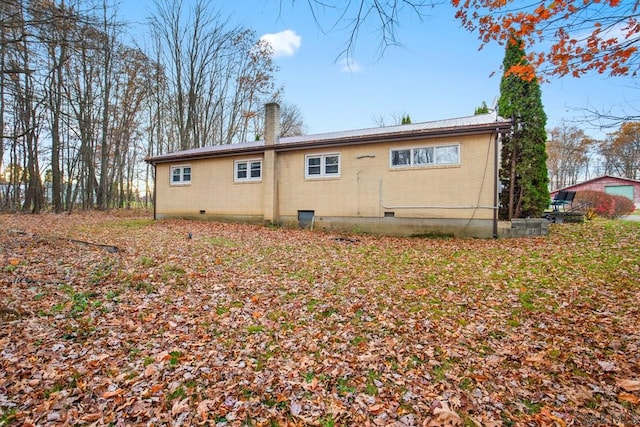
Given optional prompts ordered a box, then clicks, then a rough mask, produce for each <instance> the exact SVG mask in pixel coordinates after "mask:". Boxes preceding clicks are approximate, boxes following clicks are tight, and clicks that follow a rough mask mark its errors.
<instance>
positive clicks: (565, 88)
mask: <svg viewBox="0 0 640 427" xmlns="http://www.w3.org/2000/svg"><path fill="white" fill-rule="evenodd" d="M184 2H185V5H189V4H190V3H191V1H190V0H184ZM215 5H216V6H214V7H215V8H217V10H218V11H219V12H220V13H221V15H222V16H228V17H229V25H230V26H235V25H240V26H243V27H246V28H251V29H253V30H254V31H255V32H256V34H257V36H258V37H268V38H269V41H270V42H272V44H273V45H274V49H275V50H276V57H275V62H276V64H277V66H278V67H279V68H280V71H279V72H278V73H277V75H276V78H277V84H278V85H282V86H284V90H285V92H284V99H285V101H286V102H288V103H291V104H295V105H296V106H298V108H299V109H300V111H301V112H302V115H303V117H304V121H305V124H306V126H307V131H308V133H310V134H313V133H321V132H332V131H340V130H348V129H360V128H368V127H375V126H378V124H377V119H379V118H383V119H384V121H385V123H386V124H394V118H395V117H401V116H402V115H404V114H409V115H410V116H411V119H412V121H413V122H414V123H415V122H422V121H431V120H439V119H446V118H452V117H461V116H467V115H472V114H473V111H474V109H475V108H476V107H477V106H479V105H480V104H481V103H482V101H485V102H487V104H489V105H491V104H492V102H493V101H494V99H495V98H496V97H497V96H499V86H500V76H501V70H500V65H501V63H502V59H503V56H504V49H503V48H502V47H501V46H497V45H489V46H485V47H484V48H483V49H482V50H479V49H478V48H479V46H480V41H479V40H478V38H477V34H472V33H469V32H468V31H466V30H464V29H462V28H461V27H460V23H459V22H458V21H457V20H455V19H454V18H453V13H454V11H453V9H452V8H451V6H449V4H448V3H445V4H444V5H441V6H438V7H436V8H434V9H432V10H431V11H430V12H429V13H430V15H429V16H426V17H424V18H423V19H422V20H420V19H419V18H418V17H416V16H415V15H413V14H411V13H409V12H407V13H403V14H402V15H401V17H400V26H399V27H398V28H397V39H398V41H399V42H400V43H401V44H402V46H400V47H389V48H387V49H386V50H385V51H384V52H383V53H381V52H380V49H379V48H380V45H379V42H380V38H379V34H378V33H377V32H375V31H373V28H365V29H363V31H362V32H361V33H360V35H359V38H358V40H357V42H356V45H355V51H354V52H353V54H352V55H351V56H350V57H349V61H350V63H349V64H347V63H346V58H345V57H344V56H340V54H341V52H342V51H343V50H344V48H345V43H346V41H347V39H348V37H349V34H350V33H349V31H348V29H346V27H347V25H348V23H346V22H345V21H340V22H339V23H338V24H337V25H335V26H334V24H335V22H336V16H337V15H336V14H335V13H333V12H332V11H327V13H326V14H324V15H323V16H320V17H319V19H320V24H321V26H319V25H318V23H316V22H315V21H314V19H313V16H312V14H311V12H310V10H309V7H308V5H307V2H306V1H296V2H291V1H290V0H282V1H281V2H280V1H279V0H252V1H249V0H235V1H217V2H215ZM152 10H153V1H152V0H137V1H135V2H130V1H127V2H124V4H120V6H119V13H120V14H121V16H122V18H123V19H124V20H127V21H131V22H132V27H131V30H132V33H135V34H137V35H136V40H137V41H138V42H140V43H144V39H145V37H146V38H149V36H148V35H145V34H146V31H145V28H144V26H143V24H142V22H144V19H145V17H146V16H148V15H149V14H150V13H151V11H152ZM347 65H348V66H347ZM541 87H542V101H543V104H544V107H545V111H546V113H547V116H548V121H547V128H548V129H551V128H553V127H555V126H558V125H559V124H560V123H561V122H562V121H568V122H572V121H576V120H578V121H579V120H581V119H582V118H583V117H584V115H585V112H584V108H590V109H598V110H602V111H610V110H614V111H615V110H617V109H619V108H620V106H624V108H625V109H626V110H627V111H629V110H631V109H633V108H634V106H635V108H638V106H639V105H640V102H639V101H638V98H639V92H638V89H637V84H635V87H636V89H633V87H634V82H633V79H632V78H610V77H607V76H602V75H598V74H596V73H594V74H592V75H587V76H583V77H582V78H580V79H575V78H572V77H563V78H559V79H555V80H553V81H551V82H549V83H544V84H542V86H541ZM636 114H637V111H636ZM577 125H578V126H579V127H581V128H583V129H585V131H586V133H587V134H588V135H590V136H592V137H594V138H604V136H605V134H606V132H610V131H611V130H605V131H601V130H600V129H597V128H594V127H589V126H588V125H587V124H585V123H577Z"/></svg>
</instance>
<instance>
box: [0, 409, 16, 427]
mask: <svg viewBox="0 0 640 427" xmlns="http://www.w3.org/2000/svg"><path fill="white" fill-rule="evenodd" d="M17 414H18V408H8V409H6V410H3V411H2V413H0V427H2V426H8V425H11V424H12V423H13V422H14V421H15V420H16V418H17Z"/></svg>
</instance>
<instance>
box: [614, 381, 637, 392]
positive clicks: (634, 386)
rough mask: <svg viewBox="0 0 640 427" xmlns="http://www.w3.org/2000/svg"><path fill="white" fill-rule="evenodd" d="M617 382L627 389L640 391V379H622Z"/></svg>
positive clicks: (619, 385)
mask: <svg viewBox="0 0 640 427" xmlns="http://www.w3.org/2000/svg"><path fill="white" fill-rule="evenodd" d="M617 384H618V387H620V388H622V389H624V390H626V391H640V380H620V381H618V383H617Z"/></svg>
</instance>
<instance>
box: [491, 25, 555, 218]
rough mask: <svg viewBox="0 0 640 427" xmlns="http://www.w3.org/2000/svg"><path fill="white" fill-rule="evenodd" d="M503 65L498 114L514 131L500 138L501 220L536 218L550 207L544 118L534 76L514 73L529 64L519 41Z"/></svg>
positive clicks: (510, 44) (512, 43)
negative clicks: (504, 118)
mask: <svg viewBox="0 0 640 427" xmlns="http://www.w3.org/2000/svg"><path fill="white" fill-rule="evenodd" d="M502 64H503V69H504V70H505V71H504V75H503V76H502V80H501V81H500V100H499V101H498V112H499V114H500V115H501V116H502V117H508V118H511V119H512V120H513V131H512V132H511V134H510V135H508V136H505V137H504V138H503V139H502V160H501V168H500V180H501V181H502V184H503V191H502V193H501V195H500V201H501V208H500V218H501V219H507V220H510V219H511V218H527V217H532V218H536V217H540V216H541V215H542V213H543V212H544V210H545V209H546V208H547V207H548V206H549V188H548V182H549V178H548V175H547V154H546V151H545V143H546V139H547V132H546V130H545V126H546V123H547V116H546V114H545V112H544V109H543V107H542V99H541V97H542V94H541V90H540V85H539V84H538V80H537V79H536V78H535V76H531V78H529V79H527V78H523V77H522V76H521V75H519V74H518V73H513V70H514V69H517V68H518V67H527V65H528V63H527V60H526V57H525V52H524V49H523V48H522V41H521V40H519V39H516V38H512V39H511V40H510V41H509V42H508V43H507V48H506V52H505V57H504V61H503V63H502Z"/></svg>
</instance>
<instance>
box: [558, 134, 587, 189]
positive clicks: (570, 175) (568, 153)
mask: <svg viewBox="0 0 640 427" xmlns="http://www.w3.org/2000/svg"><path fill="white" fill-rule="evenodd" d="M549 134H550V136H551V138H550V139H549V140H548V141H547V167H548V170H549V182H550V183H551V187H552V188H553V189H557V188H563V187H566V186H568V185H573V184H576V183H577V182H578V180H579V179H580V178H581V177H586V175H587V173H588V168H589V154H590V152H591V148H592V147H593V146H594V145H595V141H594V140H593V139H591V138H589V137H588V136H587V135H585V133H584V131H583V130H581V129H578V128H576V127H575V126H570V125H567V124H564V123H563V124H562V125H561V126H559V127H556V128H554V129H553V130H551V131H550V132H549Z"/></svg>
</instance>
